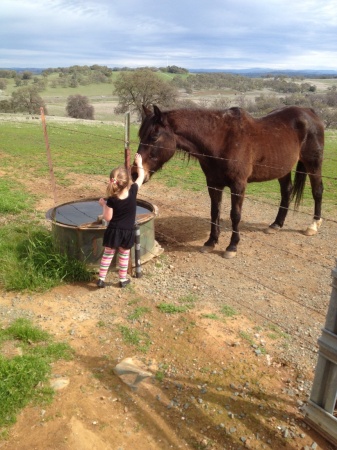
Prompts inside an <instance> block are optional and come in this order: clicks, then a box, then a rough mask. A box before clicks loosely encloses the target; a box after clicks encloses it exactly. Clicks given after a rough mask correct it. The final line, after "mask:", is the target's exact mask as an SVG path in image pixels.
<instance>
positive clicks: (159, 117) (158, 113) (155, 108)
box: [153, 105, 164, 125]
mask: <svg viewBox="0 0 337 450" xmlns="http://www.w3.org/2000/svg"><path fill="white" fill-rule="evenodd" d="M153 112H154V117H155V119H156V122H157V123H159V124H161V125H164V123H163V114H162V112H161V111H160V109H159V108H158V106H156V105H153Z"/></svg>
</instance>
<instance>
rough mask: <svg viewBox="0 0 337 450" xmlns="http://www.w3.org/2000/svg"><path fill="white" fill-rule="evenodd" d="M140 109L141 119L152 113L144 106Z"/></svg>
mask: <svg viewBox="0 0 337 450" xmlns="http://www.w3.org/2000/svg"><path fill="white" fill-rule="evenodd" d="M142 108H143V117H147V116H150V115H151V114H152V111H151V110H150V109H149V108H147V107H146V106H145V105H142Z"/></svg>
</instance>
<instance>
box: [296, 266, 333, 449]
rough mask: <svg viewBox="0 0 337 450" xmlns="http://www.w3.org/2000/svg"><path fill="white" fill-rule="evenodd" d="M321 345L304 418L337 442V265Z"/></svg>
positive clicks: (320, 339) (330, 439) (329, 438)
mask: <svg viewBox="0 0 337 450" xmlns="http://www.w3.org/2000/svg"><path fill="white" fill-rule="evenodd" d="M336 264H337V260H336ZM318 345H319V351H318V361H317V365H316V370H315V378H314V382H313V386H312V389H311V395H310V399H309V402H308V405H307V406H306V407H305V409H304V412H305V417H304V420H305V422H307V423H308V424H309V425H310V426H312V428H315V429H316V430H317V431H318V432H319V433H321V434H322V435H323V436H324V437H325V438H326V439H327V440H329V441H330V442H332V443H333V444H334V445H337V417H336V415H337V411H336V400H337V266H336V267H335V268H334V269H333V270H332V291H331V297H330V304H329V308H328V312H327V316H326V322H325V326H324V328H323V329H322V336H321V337H320V338H319V339H318Z"/></svg>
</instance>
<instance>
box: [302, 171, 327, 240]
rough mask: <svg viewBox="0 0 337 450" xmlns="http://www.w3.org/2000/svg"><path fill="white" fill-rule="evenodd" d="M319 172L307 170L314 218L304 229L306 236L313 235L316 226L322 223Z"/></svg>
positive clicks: (316, 229)
mask: <svg viewBox="0 0 337 450" xmlns="http://www.w3.org/2000/svg"><path fill="white" fill-rule="evenodd" d="M318 172H319V173H316V174H313V173H310V172H309V179H310V184H311V192H312V196H313V199H314V202H315V208H314V220H313V222H312V224H311V225H309V226H308V228H307V229H306V230H305V231H304V234H305V235H306V236H313V235H315V234H316V233H317V231H318V228H319V227H320V226H321V224H322V219H321V212H322V198H323V191H324V188H323V182H322V175H321V171H320V170H319V171H318Z"/></svg>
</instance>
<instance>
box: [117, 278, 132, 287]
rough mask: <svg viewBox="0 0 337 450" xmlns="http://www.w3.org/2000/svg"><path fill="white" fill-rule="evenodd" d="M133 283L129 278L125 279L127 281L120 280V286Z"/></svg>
mask: <svg viewBox="0 0 337 450" xmlns="http://www.w3.org/2000/svg"><path fill="white" fill-rule="evenodd" d="M130 283H131V280H130V279H129V280H125V281H120V282H119V287H121V288H125V287H126V286H127V285H128V284H130Z"/></svg>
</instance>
